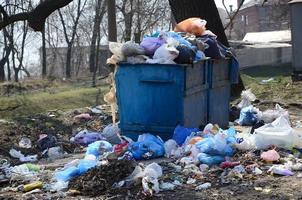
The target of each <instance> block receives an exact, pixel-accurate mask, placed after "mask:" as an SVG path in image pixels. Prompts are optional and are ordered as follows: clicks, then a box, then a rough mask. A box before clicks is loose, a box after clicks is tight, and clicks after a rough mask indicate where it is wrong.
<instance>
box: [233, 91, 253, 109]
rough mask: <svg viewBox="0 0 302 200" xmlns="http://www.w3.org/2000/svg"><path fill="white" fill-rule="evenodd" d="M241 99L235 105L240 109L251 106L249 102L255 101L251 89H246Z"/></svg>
mask: <svg viewBox="0 0 302 200" xmlns="http://www.w3.org/2000/svg"><path fill="white" fill-rule="evenodd" d="M241 99H242V100H241V102H240V103H239V104H238V105H237V107H238V108H240V109H242V108H245V107H248V106H250V105H252V104H251V102H253V101H255V100H256V96H255V95H254V94H253V93H252V91H251V89H248V90H244V91H243V92H242V93H241Z"/></svg>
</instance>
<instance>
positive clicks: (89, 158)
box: [0, 91, 302, 197]
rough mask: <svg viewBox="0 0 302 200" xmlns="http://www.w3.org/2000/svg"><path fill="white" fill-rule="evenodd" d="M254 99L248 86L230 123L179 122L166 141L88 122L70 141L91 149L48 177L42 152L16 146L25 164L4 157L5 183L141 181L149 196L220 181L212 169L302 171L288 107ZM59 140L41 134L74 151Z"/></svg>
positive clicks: (227, 173)
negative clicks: (90, 126) (259, 104)
mask: <svg viewBox="0 0 302 200" xmlns="http://www.w3.org/2000/svg"><path fill="white" fill-rule="evenodd" d="M254 100H256V97H255V96H254V95H253V94H252V93H251V92H250V91H244V92H243V93H242V101H241V102H240V103H239V104H238V105H237V106H235V107H233V108H232V110H231V111H230V114H231V115H232V116H237V119H236V120H234V122H231V123H230V128H228V129H225V130H224V129H221V128H220V127H219V126H218V125H213V124H208V125H206V126H205V127H204V128H203V129H202V130H200V129H199V128H189V127H182V126H180V125H179V126H177V127H175V130H174V134H173V136H172V137H171V139H169V140H168V141H165V142H164V141H163V140H162V139H161V138H160V137H159V136H155V135H152V133H145V134H141V135H140V136H139V137H138V139H137V141H133V140H131V139H130V138H128V137H125V136H122V135H121V133H120V130H119V128H118V123H117V124H109V125H107V126H106V127H105V128H104V129H103V130H102V131H100V132H96V131H90V130H87V129H83V130H81V131H79V132H78V133H77V134H75V135H73V136H72V137H71V138H70V143H73V144H75V145H78V146H81V147H82V150H83V151H84V152H85V154H84V155H82V154H80V155H82V156H81V157H82V158H79V159H74V160H70V161H69V162H67V163H64V166H62V167H60V168H57V169H55V170H54V171H51V174H52V175H51V177H48V178H46V177H47V176H45V173H46V171H47V170H46V169H45V168H44V166H43V164H39V161H38V160H39V159H38V157H37V156H35V155H23V154H22V152H21V151H17V150H15V149H11V150H10V155H11V157H14V158H17V159H20V162H21V163H23V164H19V165H11V164H10V163H9V162H7V160H4V159H2V161H1V168H0V169H1V184H5V180H6V181H8V182H6V184H7V185H6V186H8V187H4V188H3V191H14V192H18V191H20V192H23V193H25V194H28V193H29V194H32V193H42V192H44V193H45V192H46V193H47V192H48V193H49V192H51V193H57V192H62V191H64V192H66V193H65V194H72V195H83V196H91V197H92V196H98V195H104V194H107V193H110V192H111V193H115V192H116V191H127V190H128V189H129V188H130V189H131V188H135V189H136V192H137V194H140V195H143V196H149V197H150V196H152V195H157V194H158V193H161V191H167V190H175V189H177V188H183V187H189V188H191V189H192V190H195V191H202V190H206V189H208V188H211V187H218V186H219V185H217V180H216V179H213V176H218V177H219V183H218V184H226V183H229V182H233V181H234V180H241V179H244V178H245V177H246V176H250V175H253V176H260V177H261V176H264V175H266V174H273V175H279V176H293V175H294V174H296V173H297V171H302V159H300V158H299V155H300V149H301V148H302V138H301V136H302V131H299V129H297V128H293V127H292V125H291V122H290V117H289V113H288V111H287V110H285V109H283V108H281V107H280V106H279V105H276V107H275V108H274V109H271V110H264V111H260V110H259V109H257V108H256V107H254V106H253V105H252V101H254ZM88 115H89V113H81V114H79V115H76V116H75V118H74V119H76V118H82V119H84V120H88V121H89V119H88V118H89V117H88ZM235 118H236V117H235ZM244 126H247V127H250V128H247V129H244V128H242V127H244ZM247 130H248V131H249V132H247ZM42 141H44V142H42ZM46 141H47V142H46ZM56 142H57V141H56V139H55V138H54V137H51V136H49V135H47V136H44V135H42V136H41V138H40V139H39V140H38V141H37V145H39V146H40V147H41V148H42V149H44V151H45V152H47V153H46V154H47V156H46V157H48V158H51V159H52V161H55V160H56V159H60V158H62V155H65V156H66V155H68V154H67V153H66V152H64V151H63V150H62V149H61V148H60V147H57V146H55V144H56ZM18 145H19V146H21V147H23V148H29V147H30V146H31V145H32V144H31V140H29V139H26V138H22V139H21V140H20V142H19V144H18ZM158 158H160V160H154V161H153V159H158ZM41 159H42V158H41ZM48 171H49V170H48ZM214 180H215V181H214ZM134 195H136V194H134Z"/></svg>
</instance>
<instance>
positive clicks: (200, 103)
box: [183, 62, 208, 127]
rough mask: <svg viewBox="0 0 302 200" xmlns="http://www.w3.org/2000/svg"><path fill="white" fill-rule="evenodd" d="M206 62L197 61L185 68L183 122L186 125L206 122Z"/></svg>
mask: <svg viewBox="0 0 302 200" xmlns="http://www.w3.org/2000/svg"><path fill="white" fill-rule="evenodd" d="M207 90H208V83H207V63H206V62H198V63H195V64H194V65H193V66H192V67H187V68H186V91H185V99H184V122H183V125H184V126H186V127H199V126H200V125H205V124H206V123H207Z"/></svg>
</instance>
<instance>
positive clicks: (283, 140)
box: [254, 116, 294, 149]
mask: <svg viewBox="0 0 302 200" xmlns="http://www.w3.org/2000/svg"><path fill="white" fill-rule="evenodd" d="M254 137H255V145H256V148H257V149H267V148H268V147H269V146H271V145H275V146H277V147H282V148H292V147H293V144H294V135H293V129H292V128H291V126H290V124H289V122H288V120H287V119H286V117H284V116H281V117H279V118H278V119H276V120H275V121H274V122H272V123H270V124H266V125H264V126H262V127H260V128H258V129H255V135H254Z"/></svg>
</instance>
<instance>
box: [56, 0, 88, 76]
mask: <svg viewBox="0 0 302 200" xmlns="http://www.w3.org/2000/svg"><path fill="white" fill-rule="evenodd" d="M86 3H87V0H85V1H84V3H83V7H82V6H81V0H78V2H77V4H78V5H77V14H76V16H75V18H74V19H73V22H74V23H73V26H72V32H71V38H70V39H69V36H68V33H67V27H66V23H65V21H64V18H63V15H62V13H61V11H60V10H58V11H59V16H60V20H61V23H62V26H63V33H64V36H65V40H66V43H67V45H68V46H67V54H66V78H71V74H72V73H71V59H72V47H73V44H74V40H75V36H76V33H77V27H78V24H79V20H80V17H81V15H82V12H83V9H84V7H85V5H86Z"/></svg>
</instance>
